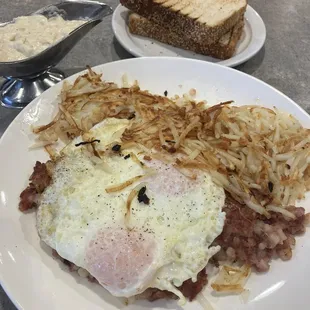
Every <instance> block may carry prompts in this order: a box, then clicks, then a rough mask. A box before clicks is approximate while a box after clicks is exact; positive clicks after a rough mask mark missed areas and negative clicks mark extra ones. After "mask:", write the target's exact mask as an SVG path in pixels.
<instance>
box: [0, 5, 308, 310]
mask: <svg viewBox="0 0 310 310" xmlns="http://www.w3.org/2000/svg"><path fill="white" fill-rule="evenodd" d="M55 2H58V1H55ZM248 2H249V4H250V5H251V6H252V7H253V8H254V9H255V10H256V11H257V12H258V13H259V14H260V15H261V17H262V18H263V20H264V22H265V24H266V28H267V40H266V44H265V46H264V48H263V49H262V50H261V51H260V52H259V53H258V54H257V55H256V56H255V57H254V58H252V59H251V60H249V61H248V62H246V63H245V64H242V65H240V66H238V67H237V68H236V69H237V70H240V71H243V72H246V73H248V74H251V75H253V76H255V77H257V78H259V79H261V80H263V81H265V82H267V83H268V84H270V85H272V86H274V87H276V88H277V89H279V90H280V91H281V92H283V93H285V94H286V95H288V96H289V97H291V98H292V99H293V100H294V101H296V102H297V103H298V104H299V105H300V106H302V107H303V108H304V109H305V110H306V111H307V112H308V113H310V103H309V100H308V96H309V84H310V75H309V72H310V54H309V51H310V35H309V34H310V1H309V0H272V1H270V0H248ZM50 3H52V2H51V1H50V0H14V1H7V0H0V7H1V10H0V22H5V21H9V20H11V19H13V18H14V17H17V16H20V15H25V14H27V13H31V12H33V11H35V10H37V9H39V8H41V7H43V6H45V5H47V4H50ZM106 3H107V4H109V5H110V6H111V7H112V8H113V9H114V8H116V6H117V5H118V1H117V0H107V1H106ZM85 51H90V53H85ZM131 57H132V56H131V55H130V54H129V53H127V52H126V51H125V50H124V49H123V48H122V47H121V46H120V44H119V43H118V42H117V41H116V39H115V38H114V35H113V32H112V26H111V16H109V17H106V18H105V19H104V21H103V22H102V23H101V24H99V25H98V26H97V27H95V28H94V29H93V30H92V31H91V32H90V33H89V34H88V35H87V36H86V37H85V38H83V39H82V40H81V41H80V42H79V43H78V44H77V45H76V46H75V47H74V49H73V50H72V51H71V52H70V54H68V55H67V57H66V58H65V59H64V60H63V61H62V62H61V63H60V64H59V65H58V68H59V69H61V70H63V71H64V72H65V73H66V75H67V76H69V75H72V74H74V73H76V72H79V71H81V70H83V69H84V68H85V66H86V65H90V66H95V65H99V64H102V63H107V62H111V61H115V60H119V59H125V58H131ZM19 112H20V110H11V109H6V108H3V107H0V137H1V135H2V134H3V132H4V131H5V130H6V128H7V127H8V125H9V124H10V123H11V122H12V120H13V119H14V118H15V117H16V115H17V114H18V113H19ZM3 309H5V310H15V309H16V308H15V307H14V305H13V304H12V302H11V301H10V300H9V298H8V297H7V296H6V294H5V293H4V291H3V290H2V289H1V287H0V310H3ZM29 310H30V309H29Z"/></svg>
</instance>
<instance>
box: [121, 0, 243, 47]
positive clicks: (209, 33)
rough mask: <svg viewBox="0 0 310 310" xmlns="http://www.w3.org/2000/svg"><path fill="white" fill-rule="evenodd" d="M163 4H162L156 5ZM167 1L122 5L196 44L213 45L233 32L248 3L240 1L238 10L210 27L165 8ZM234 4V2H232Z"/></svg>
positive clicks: (140, 0) (134, 1)
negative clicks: (229, 32) (230, 31)
mask: <svg viewBox="0 0 310 310" xmlns="http://www.w3.org/2000/svg"><path fill="white" fill-rule="evenodd" d="M155 1H157V2H161V3H156V2H155ZM164 2H167V1H166V0H121V3H122V5H124V6H125V7H127V8H128V9H129V10H131V11H133V12H135V13H137V14H139V15H141V16H142V17H145V18H147V19H148V20H150V21H152V22H155V23H156V24H159V25H161V26H164V27H166V28H167V29H170V30H172V31H173V32H175V33H177V34H179V35H180V36H184V37H185V38H188V39H191V40H192V41H195V42H198V43H199V42H203V41H204V42H206V44H211V43H214V42H217V41H218V40H219V39H220V37H222V36H223V35H224V34H226V33H227V32H228V31H229V30H231V29H232V28H233V27H234V26H235V25H236V24H237V22H238V21H239V20H240V19H241V17H242V16H243V15H244V13H245V10H246V6H247V1H246V0H238V1H236V2H238V3H239V6H241V7H240V8H239V9H238V10H236V11H234V12H233V13H231V15H230V16H229V17H228V18H226V19H224V20H222V21H221V22H220V23H218V24H216V25H214V26H210V25H208V23H207V22H204V23H203V22H201V21H200V20H199V18H192V17H190V14H183V13H181V11H182V10H181V11H176V10H174V9H172V8H171V7H169V6H165V5H164ZM232 2H233V0H232Z"/></svg>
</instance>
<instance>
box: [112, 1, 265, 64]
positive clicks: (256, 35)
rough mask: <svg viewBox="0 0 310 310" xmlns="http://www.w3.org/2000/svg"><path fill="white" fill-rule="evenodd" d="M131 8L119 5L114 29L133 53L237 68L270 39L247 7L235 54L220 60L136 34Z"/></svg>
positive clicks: (256, 17) (113, 20) (115, 13)
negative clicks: (130, 18)
mask: <svg viewBox="0 0 310 310" xmlns="http://www.w3.org/2000/svg"><path fill="white" fill-rule="evenodd" d="M128 15H129V10H128V9H126V8H125V7H123V6H122V5H118V7H117V8H116V10H115V11H114V13H113V18H112V28H113V31H114V34H115V37H116V38H117V40H118V41H119V42H120V44H121V45H122V46H123V47H124V48H125V49H126V50H127V51H128V52H129V53H131V54H132V55H134V56H138V57H143V56H145V57H152V56H167V57H184V58H194V59H199V60H205V61H209V62H213V63H218V64H221V65H223V66H227V67H235V66H237V65H239V64H241V63H243V62H245V61H247V60H248V59H250V58H252V57H253V56H255V55H256V54H257V53H258V52H259V50H260V49H261V48H262V47H263V45H264V43H265V40H266V27H265V24H264V22H263V20H262V18H261V17H260V16H259V15H258V13H257V12H256V11H255V10H254V9H253V8H252V7H251V6H249V5H248V6H247V10H246V13H245V27H244V30H243V33H242V36H241V39H240V41H239V42H238V45H237V49H236V52H235V55H234V56H233V57H232V58H230V59H227V60H220V59H216V58H212V57H208V56H204V55H200V54H196V53H194V52H191V51H187V50H183V49H180V48H176V47H174V46H171V45H167V44H163V43H160V42H158V41H156V40H153V39H148V38H145V37H141V36H137V35H133V34H131V33H130V31H129V29H128V25H127V23H128Z"/></svg>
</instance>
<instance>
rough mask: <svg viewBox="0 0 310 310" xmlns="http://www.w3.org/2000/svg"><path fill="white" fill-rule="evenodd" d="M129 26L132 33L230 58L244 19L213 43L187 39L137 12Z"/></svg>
mask: <svg viewBox="0 0 310 310" xmlns="http://www.w3.org/2000/svg"><path fill="white" fill-rule="evenodd" d="M128 26H129V31H130V32H131V33H132V34H136V35H140V36H144V37H149V38H152V39H155V40H157V41H160V42H162V43H166V44H170V45H173V46H175V47H179V48H183V49H186V50H191V51H193V52H195V53H198V54H203V55H207V56H211V57H215V58H219V59H228V58H231V57H232V56H233V54H234V53H235V50H236V46H237V43H238V41H239V39H240V37H241V34H242V30H243V26H244V20H243V17H242V18H241V20H239V21H238V22H237V24H236V25H235V26H234V27H233V29H231V30H230V31H229V32H227V33H226V34H225V35H224V36H222V37H221V38H220V40H219V41H218V42H216V43H212V44H205V43H204V42H203V43H197V42H194V41H193V40H188V39H185V38H184V37H182V36H180V35H179V34H177V33H175V32H173V31H169V30H168V29H166V28H165V27H162V26H159V25H157V24H156V23H154V22H151V21H149V20H147V19H146V18H144V17H141V16H139V15H138V14H136V13H130V15H129V24H128Z"/></svg>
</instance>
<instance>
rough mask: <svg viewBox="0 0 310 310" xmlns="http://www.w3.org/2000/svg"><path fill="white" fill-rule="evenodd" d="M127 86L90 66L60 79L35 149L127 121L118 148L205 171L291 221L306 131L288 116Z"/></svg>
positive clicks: (308, 176)
mask: <svg viewBox="0 0 310 310" xmlns="http://www.w3.org/2000/svg"><path fill="white" fill-rule="evenodd" d="M125 82H126V81H125ZM124 84H125V87H123V88H118V87H117V85H116V84H113V83H106V82H104V81H102V80H101V75H98V74H96V73H95V72H93V71H92V70H91V69H90V68H89V71H88V73H87V74H85V75H84V76H80V77H79V78H78V79H77V80H76V81H75V83H74V84H73V85H69V84H65V85H64V88H63V90H62V93H61V103H60V105H59V111H58V113H57V115H56V116H55V118H54V119H53V121H52V122H51V123H49V124H47V125H44V126H39V127H36V128H34V129H33V132H34V133H35V134H38V141H37V146H46V149H47V151H48V152H49V153H50V155H52V156H54V155H55V150H54V149H53V143H55V142H56V141H58V140H61V141H62V142H64V143H65V144H67V143H68V142H70V141H71V140H72V139H73V138H74V137H77V136H79V135H82V134H83V133H87V131H88V130H89V129H90V128H91V127H93V126H94V125H96V124H97V123H99V122H101V121H102V120H104V119H105V118H107V117H116V118H127V119H130V120H131V125H130V127H129V128H128V129H127V130H126V131H125V133H124V134H123V136H122V141H123V145H122V148H126V145H131V146H132V145H133V144H134V145H138V146H139V147H141V148H142V150H143V151H145V152H146V153H147V152H149V151H150V150H151V149H152V150H155V151H157V154H158V156H159V157H160V158H161V159H163V158H165V159H166V160H170V162H172V163H173V162H174V165H175V167H176V168H177V169H180V171H181V172H182V173H184V174H186V175H187V176H189V177H193V178H195V174H194V173H192V172H191V171H192V169H202V170H206V171H208V172H209V173H210V174H211V175H212V177H213V180H214V181H215V182H216V183H217V184H218V185H220V186H222V187H224V188H225V190H226V191H228V192H229V193H230V194H231V195H232V196H233V197H234V199H235V200H237V201H239V202H240V203H243V204H245V205H246V206H247V207H249V208H250V209H252V210H254V211H255V212H257V213H259V214H263V215H265V216H266V217H270V212H278V213H282V214H283V215H285V216H286V217H290V218H292V219H295V218H296V216H295V215H294V214H293V213H292V212H290V211H289V209H288V208H287V207H288V206H290V205H294V204H295V202H296V200H297V199H302V198H303V197H304V194H305V192H306V191H307V190H309V188H310V167H309V162H308V157H309V155H310V138H309V132H310V131H309V129H305V128H303V127H302V126H301V125H300V123H299V122H298V121H297V120H296V119H295V118H294V117H293V116H291V115H287V114H285V113H281V112H279V111H277V110H271V109H268V108H263V107H260V106H257V105H256V106H241V107H236V106H230V105H229V104H230V103H231V101H228V102H223V103H220V104H218V105H215V106H212V107H206V104H205V102H195V101H193V99H192V97H189V96H185V97H183V98H180V97H176V98H175V99H169V98H167V97H163V96H156V95H152V94H150V93H148V92H147V91H141V90H140V88H139V87H138V85H137V83H135V84H134V85H133V86H132V87H129V85H128V83H127V82H126V83H124ZM190 93H191V94H192V95H195V93H196V92H195V90H191V92H190ZM146 155H149V154H146ZM175 155H180V156H178V159H177V160H175V158H176V156H175Z"/></svg>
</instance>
